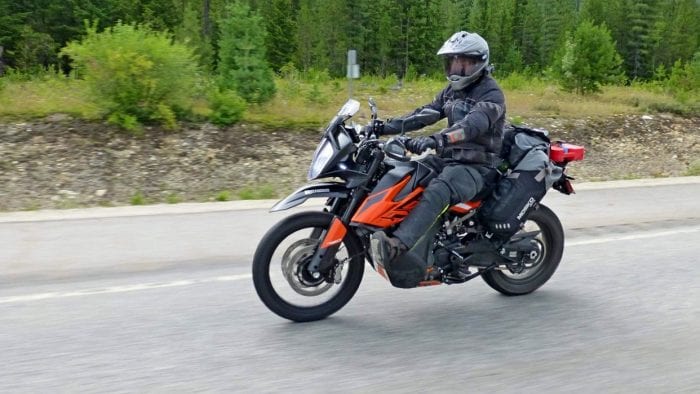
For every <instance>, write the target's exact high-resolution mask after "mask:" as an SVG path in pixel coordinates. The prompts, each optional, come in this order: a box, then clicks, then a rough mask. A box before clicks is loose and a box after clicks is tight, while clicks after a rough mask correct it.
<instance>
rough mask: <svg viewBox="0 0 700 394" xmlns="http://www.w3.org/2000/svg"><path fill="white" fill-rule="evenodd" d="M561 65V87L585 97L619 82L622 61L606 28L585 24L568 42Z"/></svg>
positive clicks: (587, 22) (584, 22) (559, 70)
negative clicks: (609, 84)
mask: <svg viewBox="0 0 700 394" xmlns="http://www.w3.org/2000/svg"><path fill="white" fill-rule="evenodd" d="M558 62H559V65H558V72H559V76H560V81H561V83H562V86H563V87H564V88H565V89H568V90H575V91H576V92H578V93H580V94H585V93H589V92H595V91H598V90H599V89H600V85H602V84H605V83H608V82H612V81H614V80H615V79H616V78H618V75H619V73H620V71H619V66H620V64H621V63H622V59H621V58H620V55H619V54H618V53H617V51H616V50H615V45H614V44H613V40H612V36H611V35H610V30H608V28H607V27H605V26H595V25H594V24H593V23H592V22H590V21H583V22H582V23H581V24H580V25H579V26H578V28H577V29H576V31H575V32H574V34H573V35H571V36H570V38H569V39H567V41H566V43H565V44H564V47H563V52H562V56H561V57H560V59H559V61H558Z"/></svg>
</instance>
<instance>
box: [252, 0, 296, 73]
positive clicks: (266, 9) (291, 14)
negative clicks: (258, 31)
mask: <svg viewBox="0 0 700 394" xmlns="http://www.w3.org/2000/svg"><path fill="white" fill-rule="evenodd" d="M260 11H261V14H262V16H263V18H264V21H265V29H266V30H267V35H266V36H265V47H266V49H267V61H268V63H269V64H270V66H271V67H272V68H273V70H275V71H279V70H280V69H281V68H282V66H284V65H285V64H287V63H289V62H290V61H292V59H293V57H294V53H295V52H296V41H295V40H294V38H295V36H296V10H295V9H294V4H293V3H292V0H267V1H266V2H265V4H263V6H262V7H261V8H260Z"/></svg>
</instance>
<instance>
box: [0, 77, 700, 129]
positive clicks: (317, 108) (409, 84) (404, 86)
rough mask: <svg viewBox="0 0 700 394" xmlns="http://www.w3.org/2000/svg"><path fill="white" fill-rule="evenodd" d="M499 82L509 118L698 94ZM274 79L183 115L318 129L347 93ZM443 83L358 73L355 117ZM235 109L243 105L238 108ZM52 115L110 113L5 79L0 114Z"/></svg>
mask: <svg viewBox="0 0 700 394" xmlns="http://www.w3.org/2000/svg"><path fill="white" fill-rule="evenodd" d="M499 83H500V84H501V86H502V87H503V88H504V90H505V94H506V100H507V108H508V114H509V116H510V117H511V119H510V120H511V121H512V122H515V123H518V122H521V121H523V120H525V119H527V118H530V117H558V118H581V117H606V116H610V115H615V114H634V113H656V112H671V113H674V114H678V115H682V116H700V102H699V101H698V98H697V97H695V98H693V97H689V98H687V99H679V98H677V97H676V96H674V95H673V93H671V89H670V88H669V86H668V81H652V82H646V83H633V84H630V85H628V86H616V85H610V86H603V87H602V88H601V89H600V91H599V92H596V93H591V94H586V95H580V94H576V93H575V92H567V91H566V90H563V89H562V88H561V87H560V86H559V85H558V84H557V83H556V81H552V80H547V79H545V78H541V77H532V76H526V75H522V74H518V73H513V74H511V75H509V76H507V77H505V78H499ZM274 84H275V89H276V90H277V94H276V95H275V96H274V98H272V99H271V100H269V101H268V102H266V103H262V104H255V105H251V104H246V103H245V102H244V101H242V99H240V97H239V96H237V95H236V94H235V93H232V92H230V91H229V92H228V93H219V92H218V91H217V92H216V93H214V95H216V97H214V98H211V99H210V100H211V101H208V100H207V99H206V98H205V97H203V96H199V97H195V98H193V99H192V100H191V101H190V103H189V107H188V108H189V114H187V115H186V116H185V117H184V119H189V120H193V121H197V120H211V121H212V122H214V123H216V124H223V125H225V124H231V123H236V122H239V121H243V122H247V123H257V124H260V125H262V126H264V127H265V128H269V129H290V130H300V129H317V128H318V127H320V126H322V125H323V124H324V122H326V121H327V120H328V118H329V116H331V114H333V113H334V112H335V111H337V110H338V108H340V106H341V105H342V103H343V102H344V101H345V100H347V99H348V82H347V80H345V79H332V78H330V77H327V76H326V77H324V78H321V79H320V80H319V78H318V77H313V78H308V77H304V76H301V75H297V76H294V77H276V78H275V79H274ZM444 86H445V82H444V80H442V79H439V78H434V79H433V78H417V79H415V80H412V81H402V82H401V83H399V80H398V79H397V78H396V77H394V76H392V77H387V78H379V77H363V78H361V79H360V80H357V81H354V82H353V97H354V98H355V99H357V100H359V101H360V102H361V103H362V107H363V112H362V113H361V116H364V117H365V118H366V117H367V116H368V115H369V112H368V107H367V105H366V101H367V99H368V98H369V97H374V98H375V100H377V103H378V105H379V110H380V113H381V115H382V116H396V115H400V114H401V113H403V112H406V111H409V110H412V109H413V108H415V107H416V106H418V105H422V104H424V103H426V102H429V101H430V100H431V99H432V98H433V96H434V94H435V92H437V91H439V90H440V89H441V88H443V87H444ZM241 107H243V108H246V109H245V111H243V110H237V108H238V109H240V108H241ZM55 113H64V114H68V115H71V116H72V117H75V118H80V119H86V120H99V119H102V118H106V117H108V115H107V113H109V109H108V107H104V106H101V105H100V104H99V102H98V101H96V100H95V97H94V95H93V94H92V91H91V88H90V87H89V86H88V83H87V82H86V81H84V80H81V79H77V78H70V77H64V76H62V75H58V74H48V73H46V74H43V75H41V76H34V77H31V78H28V77H24V76H21V75H17V76H9V77H5V81H4V85H3V88H2V89H1V90H0V119H1V120H4V121H22V120H27V119H32V118H42V117H46V116H48V115H51V114H55ZM155 113H157V112H155ZM167 115H168V114H167V113H166V118H167ZM148 119H151V120H152V119H154V118H146V120H148ZM181 119H182V118H181ZM134 120H136V119H134ZM233 120H235V121H233ZM114 121H115V122H116V123H122V124H123V126H124V127H125V128H127V129H133V130H136V129H137V127H138V126H135V127H136V129H134V128H132V127H130V126H129V125H130V124H135V123H130V119H129V118H126V117H124V116H123V115H122V117H121V118H116V119H114ZM166 124H167V123H166Z"/></svg>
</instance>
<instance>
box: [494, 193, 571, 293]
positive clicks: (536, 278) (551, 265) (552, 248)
mask: <svg viewBox="0 0 700 394" xmlns="http://www.w3.org/2000/svg"><path fill="white" fill-rule="evenodd" d="M525 225H526V227H525V229H526V230H534V229H538V230H539V231H540V235H539V236H538V240H539V242H541V243H542V245H543V253H542V257H541V261H539V262H538V263H537V264H536V265H535V266H533V267H532V268H529V269H526V270H525V271H523V272H522V273H518V274H511V273H509V272H508V271H500V270H493V271H488V272H486V273H484V275H482V278H483V279H484V281H485V282H486V283H487V284H488V285H489V286H491V287H492V288H493V289H494V290H497V291H499V292H501V293H503V294H505V295H508V296H518V295H524V294H528V293H532V292H533V291H535V290H537V289H538V288H539V287H540V286H542V285H543V284H545V283H546V282H547V281H548V280H549V278H551V277H552V275H553V274H554V271H556V269H557V267H558V266H559V262H560V261H561V257H562V254H563V253H564V229H563V228H562V225H561V222H560V221H559V218H557V216H556V215H555V214H554V212H552V210H551V209H549V208H547V207H546V206H544V205H540V206H539V207H538V208H537V209H536V210H534V211H533V212H532V213H531V214H530V216H529V217H528V219H527V222H526V223H525Z"/></svg>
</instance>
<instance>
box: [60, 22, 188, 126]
mask: <svg viewBox="0 0 700 394" xmlns="http://www.w3.org/2000/svg"><path fill="white" fill-rule="evenodd" d="M62 54H64V55H68V56H70V57H71V58H72V59H73V61H74V66H75V68H76V75H77V76H79V77H83V78H85V81H86V82H87V83H88V85H89V87H90V91H91V93H92V94H93V95H94V97H95V98H97V100H98V101H99V102H100V104H101V105H103V106H104V107H105V109H106V112H107V115H108V119H109V121H110V122H113V123H116V124H119V125H122V126H123V127H125V128H127V129H134V128H138V127H139V122H156V123H160V124H162V125H164V126H165V127H167V128H174V127H175V125H176V123H175V120H176V114H184V113H187V112H189V110H190V109H191V106H192V102H193V93H194V92H196V91H197V88H198V86H199V85H198V82H199V77H200V75H199V69H198V66H197V62H196V60H195V59H194V56H193V54H192V50H191V49H190V48H188V47H187V46H185V45H182V44H178V43H174V42H173V41H172V39H171V37H170V36H169V35H168V34H166V33H160V32H155V31H153V30H151V29H150V28H148V27H146V26H136V25H124V24H121V23H118V24H117V25H116V26H114V27H112V28H109V29H108V30H105V31H103V32H100V33H98V32H97V30H96V27H95V26H89V27H88V28H87V35H86V37H85V38H84V39H83V40H82V41H81V42H71V43H69V44H68V45H67V46H66V47H65V48H64V49H63V50H62Z"/></svg>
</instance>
